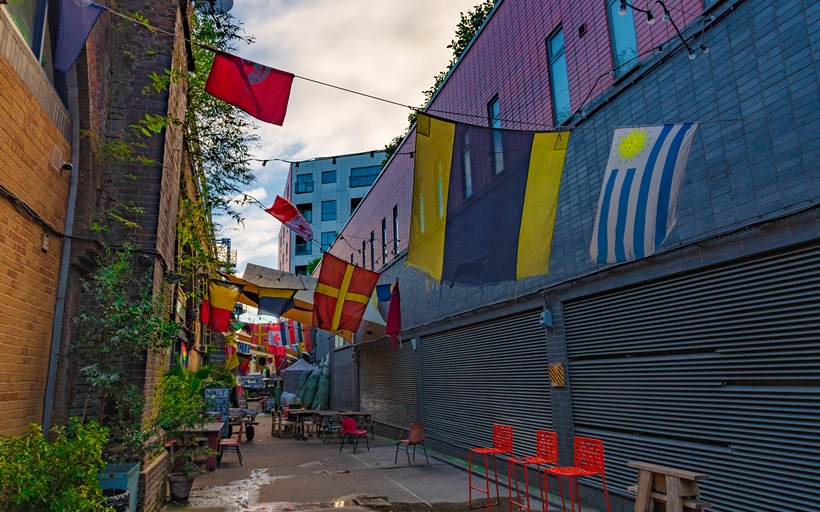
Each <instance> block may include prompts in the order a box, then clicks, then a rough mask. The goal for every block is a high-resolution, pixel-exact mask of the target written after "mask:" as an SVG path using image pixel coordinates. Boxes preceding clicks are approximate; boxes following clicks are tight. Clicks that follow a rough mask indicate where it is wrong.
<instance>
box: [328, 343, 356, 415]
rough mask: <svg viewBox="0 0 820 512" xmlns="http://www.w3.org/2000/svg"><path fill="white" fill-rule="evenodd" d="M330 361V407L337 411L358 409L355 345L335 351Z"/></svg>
mask: <svg viewBox="0 0 820 512" xmlns="http://www.w3.org/2000/svg"><path fill="white" fill-rule="evenodd" d="M330 362H331V368H330V408H331V409H333V410H337V411H340V410H344V411H350V410H354V409H358V407H359V404H357V403H356V377H355V375H356V374H355V371H356V365H354V364H353V345H350V346H348V347H345V348H341V349H339V350H336V351H334V352H333V354H332V355H331V356H330Z"/></svg>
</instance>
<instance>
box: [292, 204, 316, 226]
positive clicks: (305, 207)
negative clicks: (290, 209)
mask: <svg viewBox="0 0 820 512" xmlns="http://www.w3.org/2000/svg"><path fill="white" fill-rule="evenodd" d="M296 209H297V210H299V213H301V214H302V217H304V218H305V220H306V221H308V222H313V204H312V203H306V204H299V205H296Z"/></svg>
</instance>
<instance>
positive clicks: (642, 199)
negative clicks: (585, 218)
mask: <svg viewBox="0 0 820 512" xmlns="http://www.w3.org/2000/svg"><path fill="white" fill-rule="evenodd" d="M696 129H697V124H693V123H686V124H667V125H663V126H645V127H636V128H618V129H616V130H615V136H614V137H613V139H612V149H611V150H610V153H609V162H608V163H607V168H606V174H605V175H604V182H603V186H602V187H601V196H600V198H599V199H598V213H597V215H596V217H595V227H594V230H593V232H592V243H591V245H590V248H589V253H590V256H592V261H595V262H597V263H620V262H624V261H634V260H637V259H640V258H644V257H646V256H649V255H651V254H653V253H655V251H657V250H658V248H659V247H660V246H661V244H663V242H664V241H665V240H666V237H667V236H669V233H670V232H671V231H672V228H673V227H675V223H676V222H677V220H678V219H677V218H678V197H679V196H680V189H681V184H682V183H683V173H684V171H685V170H686V160H687V159H688V158H689V150H690V149H691V147H692V140H693V139H694V138H695V130H696Z"/></svg>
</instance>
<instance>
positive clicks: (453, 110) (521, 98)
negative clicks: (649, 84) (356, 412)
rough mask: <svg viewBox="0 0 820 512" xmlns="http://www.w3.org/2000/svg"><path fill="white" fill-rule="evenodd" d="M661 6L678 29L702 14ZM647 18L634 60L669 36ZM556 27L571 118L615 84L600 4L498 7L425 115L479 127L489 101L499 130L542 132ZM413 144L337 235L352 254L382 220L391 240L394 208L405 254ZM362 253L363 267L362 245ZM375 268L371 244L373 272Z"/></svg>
mask: <svg viewBox="0 0 820 512" xmlns="http://www.w3.org/2000/svg"><path fill="white" fill-rule="evenodd" d="M649 4H654V0H652V1H651V2H650V1H649V0H636V2H635V5H636V6H637V7H641V8H645V7H646V6H647V5H649ZM667 5H668V6H669V7H670V10H671V15H672V18H673V19H674V20H675V22H676V23H677V24H678V26H679V27H681V28H682V27H683V26H685V25H687V24H689V23H691V22H692V21H693V20H694V19H695V18H697V16H698V15H699V14H700V13H701V12H702V11H703V3H702V1H701V0H673V1H670V2H667ZM652 11H653V14H654V16H655V19H656V23H655V24H654V25H653V26H651V27H650V26H649V25H647V24H646V16H645V15H644V14H641V13H639V12H635V13H633V14H634V19H635V27H636V32H637V36H638V47H639V52H641V53H643V52H646V51H650V50H652V49H653V48H655V47H656V46H657V45H659V44H661V43H663V42H665V41H667V40H669V39H670V38H671V37H673V36H674V35H675V34H674V30H673V29H672V25H671V23H665V22H663V21H662V20H661V17H662V16H663V11H662V10H660V8H659V6H658V5H654V7H653V9H652ZM559 24H560V25H562V27H563V30H564V39H565V53H566V56H567V68H568V73H569V82H570V102H571V106H572V110H573V111H576V110H578V109H579V108H580V107H581V105H580V102H581V101H583V100H584V98H586V97H587V95H589V100H592V99H594V98H595V97H596V96H597V95H599V94H600V93H602V92H603V91H604V90H605V89H606V88H607V87H609V86H611V85H612V84H613V82H614V80H615V78H614V77H611V76H609V75H608V74H607V72H608V71H609V70H610V69H612V67H613V60H612V51H611V47H610V34H609V22H608V19H607V13H606V3H605V1H604V0H594V1H593V0H584V1H582V2H578V1H577V0H550V1H544V0H505V1H503V2H501V4H500V5H499V6H498V7H497V9H496V11H495V13H494V14H493V16H492V18H491V19H490V20H489V22H488V23H487V24H486V26H485V27H484V30H482V32H481V34H480V35H479V37H478V38H477V39H475V40H474V41H473V44H472V46H471V47H470V48H469V49H468V51H467V52H466V53H465V54H463V55H462V58H461V61H460V62H459V64H458V66H457V67H456V69H455V70H454V71H453V72H452V74H451V76H450V77H449V78H448V80H447V82H446V83H445V84H444V86H443V87H442V89H441V90H440V91H439V93H438V95H437V96H436V97H435V98H434V100H433V103H432V105H431V106H430V111H431V113H433V114H434V115H438V116H441V117H445V118H448V119H453V120H456V121H461V122H466V123H470V124H480V125H484V124H486V123H487V103H488V102H489V101H490V100H492V98H493V97H494V96H495V95H496V94H497V95H498V98H499V105H500V113H501V114H500V117H501V118H502V119H504V120H511V121H515V122H510V121H503V122H502V126H503V127H504V128H510V129H530V130H532V129H542V130H544V129H550V128H551V127H552V124H553V114H552V99H551V91H550V83H549V66H548V62H547V49H546V38H547V37H548V36H549V35H550V34H551V33H552V32H553V31H554V30H555V29H556V28H557V27H558V26H559ZM582 24H584V25H585V28H586V32H585V34H584V35H583V36H582V37H579V36H578V27H580V26H581V25H582ZM601 75H605V76H604V77H603V78H601V79H600V80H599V81H598V85H597V86H596V87H595V90H594V91H593V92H592V94H590V88H591V87H592V85H593V84H594V83H595V81H596V79H597V78H598V77H599V76H601ZM589 100H588V101H587V103H588V102H589ZM414 144H415V133H411V134H410V135H409V137H408V140H407V141H406V142H405V143H404V145H403V146H402V147H400V148H399V149H398V154H397V155H396V156H394V158H393V160H392V161H391V162H390V164H389V165H388V167H387V169H386V170H385V171H384V172H383V173H382V175H381V176H380V177H379V179H378V181H376V183H375V184H374V185H373V188H372V190H371V191H370V193H369V194H368V195H367V196H366V197H365V200H364V201H363V202H362V204H361V205H359V208H358V209H357V210H356V212H355V214H354V216H353V217H352V218H351V219H350V221H349V222H348V224H347V226H346V227H345V229H344V230H343V231H342V233H341V236H343V237H344V238H345V239H346V240H347V241H348V242H349V243H350V245H352V246H353V247H354V248H357V249H360V248H361V244H362V240H365V239H366V240H369V239H370V232H371V231H375V232H376V233H377V234H376V239H377V241H378V242H379V243H380V242H381V221H382V219H383V218H385V219H387V224H388V236H387V238H388V241H391V240H392V233H393V231H392V219H393V206H394V205H398V207H399V251H402V250H404V249H406V248H407V241H408V237H409V233H410V208H411V200H412V190H413V160H412V159H411V158H410V155H409V153H410V152H412V151H413V146H414ZM330 252H331V253H333V254H334V255H336V256H338V257H340V258H342V259H345V260H346V261H350V255H351V253H352V254H353V255H354V261H355V262H356V263H357V264H359V265H361V261H362V258H361V254H360V253H359V252H358V251H357V250H355V249H352V248H351V247H350V246H349V245H348V244H345V243H344V242H341V243H340V242H337V243H335V244H334V245H333V248H332V249H331V251H330ZM367 253H368V254H367V261H368V263H367V266H368V267H369V266H370V247H369V244H368V248H367ZM393 257H394V255H393V253H392V244H389V245H388V258H387V262H388V263H389V262H390V261H391V260H392V258H393ZM383 264H384V262H382V261H381V254H380V246H379V245H378V243H377V244H376V269H377V270H378V269H379V268H380V267H381V266H382V265H383Z"/></svg>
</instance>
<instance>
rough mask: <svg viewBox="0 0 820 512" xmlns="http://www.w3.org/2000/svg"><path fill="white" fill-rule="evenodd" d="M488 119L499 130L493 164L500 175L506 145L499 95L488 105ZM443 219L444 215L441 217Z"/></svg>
mask: <svg viewBox="0 0 820 512" xmlns="http://www.w3.org/2000/svg"><path fill="white" fill-rule="evenodd" d="M487 118H488V121H489V124H490V128H498V129H497V130H494V131H493V152H494V153H495V157H494V158H493V163H494V164H495V173H496V174H498V173H500V172H501V171H503V170H504V143H503V137H502V135H501V131H500V129H501V110H500V107H499V105H498V95H497V94H496V95H495V98H493V99H492V100H490V102H489V103H487ZM440 217H443V215H440Z"/></svg>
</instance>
